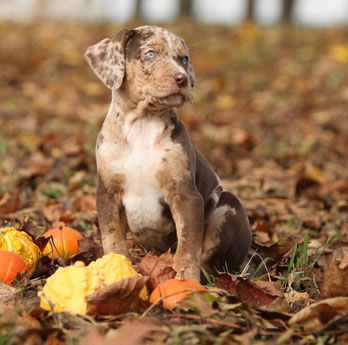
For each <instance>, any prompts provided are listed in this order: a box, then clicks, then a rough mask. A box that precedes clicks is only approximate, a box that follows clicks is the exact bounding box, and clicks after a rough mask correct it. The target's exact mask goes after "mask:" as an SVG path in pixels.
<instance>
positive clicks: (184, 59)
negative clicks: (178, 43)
mask: <svg viewBox="0 0 348 345" xmlns="http://www.w3.org/2000/svg"><path fill="white" fill-rule="evenodd" d="M182 63H183V64H184V65H187V64H188V57H187V56H185V57H184V58H182Z"/></svg>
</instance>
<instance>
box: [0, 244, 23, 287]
mask: <svg viewBox="0 0 348 345" xmlns="http://www.w3.org/2000/svg"><path fill="white" fill-rule="evenodd" d="M27 270H28V265H27V264H26V263H25V261H24V260H23V258H21V257H20V256H19V255H18V254H16V253H14V252H9V251H7V250H0V280H2V281H3V282H4V283H5V284H10V283H11V282H12V281H13V279H15V277H16V275H17V273H19V274H23V273H24V272H26V271H27Z"/></svg>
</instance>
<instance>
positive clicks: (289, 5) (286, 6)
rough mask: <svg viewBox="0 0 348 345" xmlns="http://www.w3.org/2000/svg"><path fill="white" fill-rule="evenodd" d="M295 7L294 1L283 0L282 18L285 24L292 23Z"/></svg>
mask: <svg viewBox="0 0 348 345" xmlns="http://www.w3.org/2000/svg"><path fill="white" fill-rule="evenodd" d="M293 7H294V0H283V16H282V22H283V23H286V24H288V23H290V22H291V15H292V9H293Z"/></svg>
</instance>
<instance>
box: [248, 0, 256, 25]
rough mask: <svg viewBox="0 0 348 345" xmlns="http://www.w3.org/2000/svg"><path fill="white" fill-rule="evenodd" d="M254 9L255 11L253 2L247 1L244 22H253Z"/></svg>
mask: <svg viewBox="0 0 348 345" xmlns="http://www.w3.org/2000/svg"><path fill="white" fill-rule="evenodd" d="M254 9H255V0H249V1H248V7H247V13H246V20H247V21H248V22H252V21H253V20H254Z"/></svg>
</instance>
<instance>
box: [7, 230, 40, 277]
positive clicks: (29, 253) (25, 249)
mask: <svg viewBox="0 0 348 345" xmlns="http://www.w3.org/2000/svg"><path fill="white" fill-rule="evenodd" d="M0 250H7V251H10V252H14V253H16V254H18V255H19V256H21V257H22V258H23V260H24V261H25V262H26V264H27V265H28V276H29V277H31V276H32V275H33V273H34V272H35V270H36V266H37V263H38V262H39V258H40V250H39V247H38V246H37V245H36V244H35V243H34V242H33V241H32V238H31V237H30V236H29V235H28V234H27V233H26V232H24V231H19V230H17V229H15V228H13V227H9V228H0Z"/></svg>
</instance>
